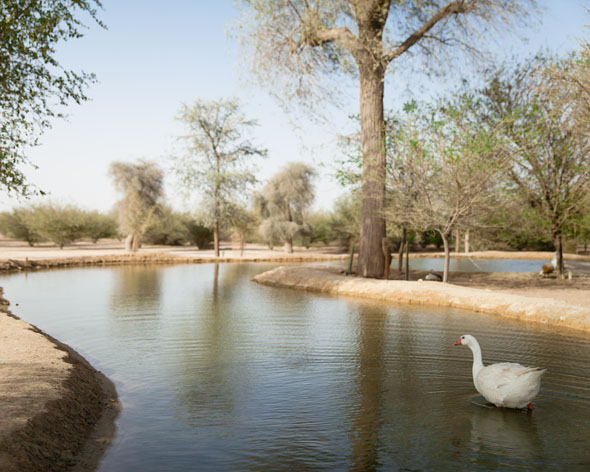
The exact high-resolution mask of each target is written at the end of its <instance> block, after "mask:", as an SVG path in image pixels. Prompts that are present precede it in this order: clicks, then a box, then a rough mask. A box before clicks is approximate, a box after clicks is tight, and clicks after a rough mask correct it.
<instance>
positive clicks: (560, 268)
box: [553, 231, 565, 279]
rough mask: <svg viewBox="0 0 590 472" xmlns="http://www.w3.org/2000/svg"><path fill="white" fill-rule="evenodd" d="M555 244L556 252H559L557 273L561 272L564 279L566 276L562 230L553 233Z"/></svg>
mask: <svg viewBox="0 0 590 472" xmlns="http://www.w3.org/2000/svg"><path fill="white" fill-rule="evenodd" d="M553 244H554V245H555V253H556V254H557V273H558V274H559V278H561V279H563V278H564V276H565V267H564V264H563V243H562V239H561V232H560V231H555V232H554V233H553Z"/></svg>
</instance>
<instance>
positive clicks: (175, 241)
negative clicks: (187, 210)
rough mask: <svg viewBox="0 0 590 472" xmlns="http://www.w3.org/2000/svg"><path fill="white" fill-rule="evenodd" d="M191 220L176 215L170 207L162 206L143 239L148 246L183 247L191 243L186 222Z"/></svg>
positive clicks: (184, 216) (181, 215)
mask: <svg viewBox="0 0 590 472" xmlns="http://www.w3.org/2000/svg"><path fill="white" fill-rule="evenodd" d="M188 220H189V217H187V216H186V215H184V214H180V213H174V212H173V211H172V209H171V208H170V207H167V206H162V207H161V209H160V211H159V212H158V214H157V215H156V216H155V218H154V221H153V223H152V224H151V225H150V226H149V227H148V229H147V231H146V233H145V235H144V237H143V239H144V241H145V242H146V243H148V244H165V245H169V246H181V245H183V244H186V243H188V242H189V241H190V234H189V230H188V228H187V226H186V222H187V221H188Z"/></svg>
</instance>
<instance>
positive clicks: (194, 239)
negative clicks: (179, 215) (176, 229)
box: [184, 218, 213, 249]
mask: <svg viewBox="0 0 590 472" xmlns="http://www.w3.org/2000/svg"><path fill="white" fill-rule="evenodd" d="M184 225H185V226H186V229H187V230H188V237H189V242H190V243H191V244H194V245H195V246H197V247H198V248H199V249H208V248H210V247H211V245H212V243H213V230H212V229H211V228H208V227H207V226H205V225H203V224H202V223H201V222H199V221H197V220H196V219H194V218H187V219H186V220H185V222H184Z"/></svg>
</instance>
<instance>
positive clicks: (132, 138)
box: [0, 0, 590, 211]
mask: <svg viewBox="0 0 590 472" xmlns="http://www.w3.org/2000/svg"><path fill="white" fill-rule="evenodd" d="M102 4H103V10H102V11H99V15H98V16H99V18H100V19H101V20H102V21H103V22H104V23H105V24H106V25H107V27H108V29H106V30H105V29H102V28H100V27H98V26H96V25H93V24H92V21H91V20H88V21H87V22H86V23H87V25H88V29H87V30H86V31H85V36H84V37H83V38H81V39H75V40H70V41H68V42H65V43H63V44H61V45H59V47H58V58H59V60H60V62H61V64H62V65H63V66H64V67H65V68H67V69H74V70H84V71H86V72H93V73H95V74H96V76H97V79H98V80H97V82H96V83H94V84H91V86H90V87H89V88H88V90H87V95H88V96H89V97H90V100H89V101H87V102H84V103H83V104H81V105H75V104H73V105H70V106H69V107H68V108H67V110H66V112H67V114H68V118H67V119H66V120H56V121H55V122H54V123H53V127H52V128H51V129H50V130H48V131H46V132H45V133H44V134H43V136H42V137H41V144H40V145H39V146H37V147H36V148H33V149H31V150H30V152H29V158H30V160H31V161H32V162H33V163H34V164H36V165H37V166H38V169H33V168H25V169H24V170H25V174H26V175H27V176H28V178H29V179H30V181H31V182H32V183H34V184H36V185H37V186H38V187H39V188H41V189H43V190H44V191H45V192H47V193H48V194H49V195H48V196H47V197H45V198H44V200H47V199H49V200H51V201H53V202H57V203H60V204H75V205H77V206H79V207H81V208H84V209H88V210H93V209H96V210H100V211H109V210H110V209H111V208H112V207H113V205H114V204H115V202H116V201H117V200H118V199H119V198H120V195H118V194H117V193H116V192H115V190H114V187H113V184H112V180H111V179H110V177H109V175H108V168H109V165H110V163H111V162H113V161H124V162H135V161H137V160H138V159H147V160H154V161H156V162H157V163H158V164H159V165H160V166H161V167H162V168H163V169H165V170H167V169H169V167H170V156H172V155H174V154H175V153H177V152H179V151H180V149H181V148H180V147H179V146H181V143H180V141H179V139H178V137H179V136H181V135H183V134H184V132H185V131H184V128H183V125H182V124H181V123H180V122H179V121H178V120H176V119H175V117H176V116H177V113H178V111H179V109H180V107H181V106H182V104H191V103H193V102H194V101H195V100H197V99H221V98H228V97H237V98H239V99H240V101H241V103H242V110H243V111H244V114H245V115H246V116H247V117H248V118H251V119H255V120H257V121H258V125H259V126H257V128H256V129H255V130H254V132H253V135H254V141H255V142H256V143H257V144H259V145H260V146H262V147H265V148H267V149H268V158H266V159H264V160H260V161H259V162H258V171H257V173H256V175H257V177H258V179H259V180H260V182H261V184H260V185H262V184H263V183H264V181H265V180H267V179H268V178H270V177H271V176H272V175H273V174H274V173H276V172H277V171H278V170H280V169H281V167H283V166H284V165H285V164H286V163H288V162H292V161H303V162H306V163H308V164H310V165H311V166H313V167H314V168H316V170H317V171H318V174H319V175H318V178H317V180H316V202H315V206H314V208H315V209H316V210H322V209H323V210H329V209H331V207H332V205H333V203H334V201H335V199H336V198H337V197H338V196H339V195H341V194H342V193H343V190H342V189H341V188H340V186H339V185H338V184H337V182H336V181H335V180H334V179H333V177H332V175H333V173H334V166H335V160H336V159H337V158H339V157H342V151H341V150H340V149H339V147H338V144H337V143H338V136H339V135H340V134H344V133H346V132H350V131H351V130H352V129H353V124H352V121H351V120H350V119H349V118H348V116H349V115H351V114H355V113H358V97H357V91H356V87H355V86H354V82H351V83H350V84H338V83H335V87H342V89H343V90H344V91H345V92H344V100H343V107H342V109H341V110H335V109H334V110H333V109H328V110H329V113H330V116H329V119H328V120H327V121H326V122H323V123H317V122H315V121H312V120H311V119H309V117H306V116H305V115H296V114H294V113H289V112H287V111H285V110H283V109H282V108H281V107H280V106H279V105H278V104H277V103H276V101H275V100H274V99H273V98H272V97H271V96H270V95H269V93H268V90H266V89H263V88H260V87H259V86H257V85H256V84H254V81H253V80H252V77H251V75H250V73H249V71H248V69H247V68H246V67H245V66H244V65H243V63H244V61H243V60H242V59H243V58H242V57H241V55H242V54H244V51H243V50H241V49H240V47H239V45H238V42H237V39H235V38H233V37H231V36H229V35H228V34H227V31H228V28H229V27H230V25H231V24H232V23H234V22H235V21H236V20H237V19H238V18H239V16H240V12H239V11H238V10H237V9H236V8H235V6H234V2H233V0H216V1H214V2H213V1H208V0H168V1H166V2H164V1H162V0H159V1H158V0H102ZM542 5H544V6H545V11H544V12H543V13H542V14H541V16H540V17H539V19H538V21H537V22H536V24H535V25H533V26H532V27H529V28H527V29H526V30H524V31H523V32H524V33H525V36H526V37H527V38H528V40H527V41H522V40H520V39H519V38H516V37H511V38H505V37H503V38H499V40H498V44H497V47H498V49H501V50H502V51H503V52H505V54H506V57H509V56H511V55H518V56H521V57H522V56H526V55H528V54H531V53H533V52H536V51H538V50H539V49H540V48H548V49H550V50H551V51H554V52H557V53H566V52H568V51H570V50H572V49H574V48H576V46H577V41H578V39H580V38H587V37H588V32H587V31H586V29H585V25H586V24H588V23H590V16H589V15H588V14H587V12H586V9H585V7H590V0H545V2H544V3H542ZM459 72H460V71H459ZM416 83H420V84H422V87H421V89H422V91H421V92H420V91H418V90H412V87H413V84H414V78H412V81H408V80H407V77H403V76H393V77H392V78H390V79H388V83H387V84H386V96H385V107H386V108H395V107H397V106H399V105H400V104H401V103H402V102H403V101H404V100H405V99H407V98H410V97H411V96H412V93H415V94H416V96H419V94H420V93H423V91H424V89H427V90H437V91H440V90H444V87H445V80H444V79H440V78H433V79H427V78H420V80H419V81H416ZM400 91H402V92H400ZM165 194H166V200H167V201H168V202H169V203H171V204H172V206H173V207H174V208H175V209H176V210H178V211H198V200H197V199H195V198H193V197H194V195H193V197H190V198H189V197H187V195H185V194H184V193H182V192H181V191H180V189H179V188H178V186H177V185H176V183H175V181H174V179H173V178H172V177H171V174H170V173H168V172H167V174H166V179H165ZM36 202H38V200H33V203H36ZM28 203H29V202H27V201H22V200H21V201H19V200H16V199H14V198H12V199H10V198H9V197H8V196H7V195H5V194H3V193H0V211H6V210H10V209H11V208H13V207H16V206H22V205H26V204H28Z"/></svg>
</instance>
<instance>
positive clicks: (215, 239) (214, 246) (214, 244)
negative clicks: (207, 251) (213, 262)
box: [213, 220, 219, 257]
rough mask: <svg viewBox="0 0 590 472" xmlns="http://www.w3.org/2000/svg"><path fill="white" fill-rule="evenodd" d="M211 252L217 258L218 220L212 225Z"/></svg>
mask: <svg viewBox="0 0 590 472" xmlns="http://www.w3.org/2000/svg"><path fill="white" fill-rule="evenodd" d="M213 250H214V251H215V257H219V220H215V223H213Z"/></svg>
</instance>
